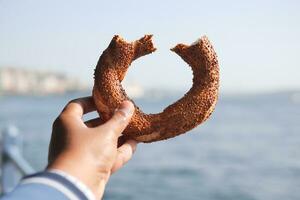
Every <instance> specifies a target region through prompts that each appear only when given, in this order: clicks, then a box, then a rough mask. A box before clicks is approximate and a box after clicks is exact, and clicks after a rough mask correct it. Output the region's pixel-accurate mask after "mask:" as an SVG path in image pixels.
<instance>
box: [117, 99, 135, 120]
mask: <svg viewBox="0 0 300 200" xmlns="http://www.w3.org/2000/svg"><path fill="white" fill-rule="evenodd" d="M133 110H134V109H133V106H132V103H131V102H130V101H124V102H123V103H122V104H121V105H120V107H119V108H118V109H116V111H120V113H122V115H123V120H124V121H125V120H127V118H128V117H130V116H131V115H132V114H133ZM116 111H115V112H116Z"/></svg>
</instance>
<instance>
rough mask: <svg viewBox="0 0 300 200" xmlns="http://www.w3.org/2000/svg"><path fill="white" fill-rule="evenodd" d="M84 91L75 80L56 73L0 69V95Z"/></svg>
mask: <svg viewBox="0 0 300 200" xmlns="http://www.w3.org/2000/svg"><path fill="white" fill-rule="evenodd" d="M83 89H86V87H84V86H82V85H81V84H80V82H79V81H78V80H77V79H76V78H70V77H67V76H66V75H64V74H61V73H56V72H46V71H39V70H28V69H20V68H12V67H5V68H0V93H1V94H41V95H44V94H55V93H64V92H68V91H78V90H83Z"/></svg>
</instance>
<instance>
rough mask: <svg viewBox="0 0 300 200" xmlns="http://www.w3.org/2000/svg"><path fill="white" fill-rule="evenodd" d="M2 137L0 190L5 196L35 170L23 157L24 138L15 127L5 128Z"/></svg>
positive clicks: (0, 146) (0, 147) (0, 148)
mask: <svg viewBox="0 0 300 200" xmlns="http://www.w3.org/2000/svg"><path fill="white" fill-rule="evenodd" d="M0 137H1V140H0V141H1V145H0V153H1V157H0V164H1V169H0V177H1V183H0V189H1V194H5V193H7V192H10V191H11V190H12V189H13V188H14V187H15V186H16V185H17V184H18V182H19V180H20V179H21V177H22V176H24V175H26V174H31V173H33V172H34V171H35V170H34V169H33V168H32V167H31V165H30V164H29V163H28V162H27V161H26V159H25V158H24V157H23V155H22V149H23V138H22V135H21V134H20V133H19V131H18V129H17V128H16V127H15V126H7V127H5V128H4V129H3V130H2V131H1V135H0Z"/></svg>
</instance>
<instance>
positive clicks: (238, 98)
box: [0, 0, 300, 200]
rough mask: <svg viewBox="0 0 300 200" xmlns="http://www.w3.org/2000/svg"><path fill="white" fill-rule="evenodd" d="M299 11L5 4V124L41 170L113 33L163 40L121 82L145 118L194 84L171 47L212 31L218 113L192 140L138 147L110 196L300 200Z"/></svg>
mask: <svg viewBox="0 0 300 200" xmlns="http://www.w3.org/2000/svg"><path fill="white" fill-rule="evenodd" d="M299 10H300V2H299V1H296V0H294V1H292V0H287V1H279V0H278V1H277V0H273V1H258V0H253V1H196V0H185V1H170V0H165V1H158V0H152V1H133V0H128V1H118V2H116V1H110V2H108V1H106V2H103V1H96V0H95V1H74V0H65V1H58V0H52V1H38V0H23V1H17V0H0V128H1V129H5V127H7V126H8V125H14V126H16V127H17V128H18V129H19V132H20V137H22V138H24V146H23V151H22V154H23V155H24V157H25V159H26V160H27V161H28V162H29V163H30V165H32V167H33V168H34V170H36V171H38V170H42V169H44V167H45V166H46V163H47V149H48V144H49V139H50V135H51V126H52V122H53V120H54V119H55V118H56V116H57V115H58V114H59V113H60V111H61V110H62V108H63V107H64V105H65V104H66V103H67V102H68V101H69V100H71V99H73V98H77V97H81V96H86V95H90V94H91V88H92V85H93V72H94V68H95V66H96V63H97V61H98V58H99V56H100V55H101V53H102V51H103V50H104V49H105V48H106V47H107V45H108V44H109V42H110V40H111V38H112V37H113V35H115V34H119V35H121V36H122V37H123V38H125V39H126V40H129V41H133V40H135V39H138V38H140V37H142V36H143V35H144V34H154V43H155V44H156V47H157V48H158V50H157V51H156V52H155V53H154V54H151V55H149V56H146V57H143V58H141V59H139V60H137V61H136V62H134V63H133V65H132V66H131V67H130V68H129V72H128V74H127V76H126V78H125V80H124V82H123V85H124V87H125V88H126V91H127V93H128V94H129V96H130V97H132V98H133V99H134V100H135V101H136V103H137V104H138V105H139V106H140V107H141V108H142V109H143V110H144V111H145V112H147V113H155V112H159V111H161V110H162V109H163V108H164V107H166V106H167V105H169V104H171V103H172V102H174V101H176V100H177V99H178V98H180V97H181V96H183V95H184V93H185V92H186V91H187V90H188V89H189V88H190V87H191V85H192V72H191V70H190V69H189V67H188V66H187V65H186V64H185V63H184V62H183V61H182V60H181V59H180V58H179V57H178V56H177V55H175V54H174V53H172V52H171V51H170V50H169V49H170V48H172V47H174V46H175V45H176V44H177V43H187V44H190V43H192V42H194V41H195V40H196V39H198V38H199V37H200V36H202V35H207V36H208V37H209V39H210V41H211V42H212V44H213V46H214V48H215V50H216V52H217V54H218V58H219V64H220V70H221V71H220V72H221V88H220V89H221V90H220V97H219V102H218V104H217V107H216V110H215V112H214V113H213V115H212V116H211V118H210V119H209V120H208V121H207V122H206V123H204V124H202V125H200V126H198V127H197V128H196V129H193V130H192V131H190V132H189V133H187V134H185V135H182V136H179V137H176V138H173V139H170V140H167V141H162V142H157V143H153V144H140V145H139V147H138V151H137V152H136V154H135V156H134V158H133V159H132V161H131V162H129V163H128V164H127V166H126V167H125V168H124V169H122V170H120V171H119V172H118V173H116V174H115V175H113V176H112V178H111V181H110V182H109V184H108V186H107V190H106V193H105V197H104V199H109V200H117V199H123V200H124V199H145V200H147V199H149V200H150V199H175V200H177V199H178V200H179V199H192V200H194V199H195V200H196V199H209V200H214V199H222V200H225V199H239V200H263V199H273V200H276V199H299V198H300V191H299V186H300V148H299V145H300V135H299V134H300V121H299V119H300V75H299V74H300V61H299V52H300V39H299V35H300V26H299V24H300V12H299ZM166 75H167V76H166ZM95 116H97V114H96V113H91V114H89V115H88V116H86V119H89V118H93V117H95ZM2 147H3V144H2ZM3 175H5V174H2V176H3ZM6 175H7V174H6ZM7 176H9V177H10V175H7ZM8 180H9V178H8Z"/></svg>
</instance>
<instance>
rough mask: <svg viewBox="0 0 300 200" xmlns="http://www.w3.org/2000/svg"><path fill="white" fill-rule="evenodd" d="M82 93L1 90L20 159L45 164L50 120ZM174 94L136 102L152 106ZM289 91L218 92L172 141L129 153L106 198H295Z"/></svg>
mask: <svg viewBox="0 0 300 200" xmlns="http://www.w3.org/2000/svg"><path fill="white" fill-rule="evenodd" d="M84 95H85V94H76V93H75V94H69V95H58V96H57V95H56V96H44V97H43V96H40V97H38V96H35V97H32V96H7V97H0V127H1V128H3V127H4V126H6V125H7V124H14V125H16V126H17V127H18V128H19V130H20V132H21V134H22V135H23V137H24V139H25V144H24V151H23V152H24V156H25V158H26V159H27V160H28V161H29V162H30V163H31V164H32V166H33V167H34V168H35V169H36V170H37V171H38V170H42V169H43V168H44V167H45V166H46V163H47V150H48V144H49V139H50V136H51V127H52V122H53V120H54V119H55V118H56V117H57V115H58V114H59V113H60V111H61V110H62V109H63V107H64V105H65V104H66V103H67V102H68V101H69V100H71V99H73V98H76V97H80V96H84ZM178 97H180V95H177V96H176V95H175V96H172V97H167V98H160V99H155V98H154V99H153V98H151V97H148V98H141V99H137V100H136V102H137V104H138V105H139V106H140V107H141V108H142V109H143V110H144V111H145V112H148V113H150V112H154V113H155V112H159V111H160V110H162V109H163V108H164V107H165V106H167V105H168V104H170V103H172V101H174V100H176V98H178ZM292 97H293V94H291V93H289V92H283V93H276V94H268V95H233V96H232V95H221V96H220V99H219V102H218V104H217V107H216V110H215V112H214V113H213V114H212V116H211V118H210V119H209V120H208V121H207V122H206V123H204V124H203V125H200V126H198V127H197V128H195V129H193V130H192V131H190V132H189V133H187V134H185V135H181V136H179V137H176V138H173V139H170V140H166V141H161V142H157V143H153V144H152V143H151V144H139V145H138V148H137V151H136V153H135V155H134V157H133V158H132V160H131V161H130V162H129V163H128V164H127V165H126V166H125V167H124V168H123V169H121V170H120V171H118V172H117V173H115V174H113V175H112V177H111V179H110V181H109V183H108V185H107V189H106V192H105V195H104V199H108V200H126V199H128V200H129V199H130V200H140V199H143V200H151V199H173V200H181V199H188V200H196V199H197V200H200V199H207V200H214V199H216V200H217V199H218V200H227V199H228V200H233V199H237V200H254V199H255V200H265V199H272V200H277V199H278V200H282V199H291V200H293V199H300V189H299V188H300V104H299V101H294V98H292ZM96 116H97V115H96V113H92V114H90V115H88V116H87V117H85V119H88V118H93V117H96Z"/></svg>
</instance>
